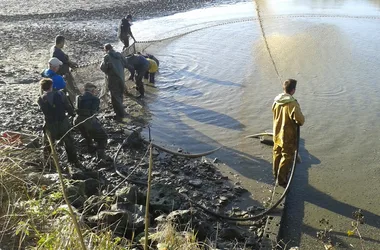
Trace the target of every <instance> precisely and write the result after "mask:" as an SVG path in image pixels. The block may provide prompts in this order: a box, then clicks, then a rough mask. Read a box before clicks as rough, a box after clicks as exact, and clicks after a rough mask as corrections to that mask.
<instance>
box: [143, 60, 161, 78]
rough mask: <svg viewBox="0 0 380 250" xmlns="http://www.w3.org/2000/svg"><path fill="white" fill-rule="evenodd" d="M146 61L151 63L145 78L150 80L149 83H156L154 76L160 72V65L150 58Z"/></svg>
mask: <svg viewBox="0 0 380 250" xmlns="http://www.w3.org/2000/svg"><path fill="white" fill-rule="evenodd" d="M146 59H147V60H148V62H149V70H148V71H147V72H146V73H145V76H144V78H145V79H148V78H149V83H155V80H154V76H155V74H156V72H157V70H158V64H157V62H156V60H153V59H151V58H149V57H146Z"/></svg>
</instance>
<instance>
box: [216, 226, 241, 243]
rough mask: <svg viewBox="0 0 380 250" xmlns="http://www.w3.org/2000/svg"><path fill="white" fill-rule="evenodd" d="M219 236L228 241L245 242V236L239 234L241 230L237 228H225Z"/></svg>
mask: <svg viewBox="0 0 380 250" xmlns="http://www.w3.org/2000/svg"><path fill="white" fill-rule="evenodd" d="M219 236H220V237H221V238H223V239H226V240H238V241H241V240H244V236H243V235H242V234H241V233H240V232H239V230H238V229H236V228H231V227H230V228H223V229H222V230H221V231H220V233H219Z"/></svg>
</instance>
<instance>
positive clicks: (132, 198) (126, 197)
mask: <svg viewBox="0 0 380 250" xmlns="http://www.w3.org/2000/svg"><path fill="white" fill-rule="evenodd" d="M115 195H116V197H117V198H118V199H119V200H120V201H124V202H129V203H132V204H140V205H145V200H146V196H145V195H144V194H143V193H142V192H140V190H139V189H138V187H136V186H130V185H127V186H125V187H123V188H120V189H118V190H116V193H115Z"/></svg>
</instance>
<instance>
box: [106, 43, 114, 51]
mask: <svg viewBox="0 0 380 250" xmlns="http://www.w3.org/2000/svg"><path fill="white" fill-rule="evenodd" d="M104 49H105V50H111V49H113V47H112V45H111V44H110V43H106V44H104Z"/></svg>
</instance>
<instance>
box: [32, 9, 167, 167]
mask: <svg viewBox="0 0 380 250" xmlns="http://www.w3.org/2000/svg"><path fill="white" fill-rule="evenodd" d="M125 19H126V21H127V22H124V21H122V23H123V25H124V26H122V30H120V32H119V33H120V34H121V36H120V39H121V38H123V43H124V45H125V46H129V37H132V38H133V39H134V37H133V35H132V33H131V30H130V24H129V23H128V21H130V20H131V19H132V17H131V16H130V15H128V16H127V18H125ZM123 20H124V19H123ZM125 32H127V33H128V34H124V33H125ZM134 40H135V39H134ZM64 45H65V38H64V37H63V36H57V37H56V39H55V45H54V46H53V47H52V49H51V56H52V57H51V58H50V60H49V62H48V68H47V69H45V70H44V71H43V72H42V73H41V76H42V77H43V78H42V79H41V81H40V88H41V93H40V97H39V98H38V104H39V106H40V109H41V110H42V112H43V114H44V116H45V125H44V135H45V140H44V141H45V145H44V155H45V158H47V157H48V156H50V153H51V151H50V147H49V144H48V140H47V136H48V135H49V136H50V138H51V140H52V142H55V141H57V140H62V142H63V143H64V146H65V150H66V153H67V158H68V162H69V163H70V164H69V171H70V170H72V169H73V167H75V168H83V166H82V164H81V163H80V162H79V160H78V156H77V151H76V150H75V147H74V140H73V138H72V136H71V133H70V130H71V128H72V124H71V123H70V120H69V117H73V118H74V117H75V119H73V121H74V125H75V126H76V127H77V128H78V130H79V131H80V133H81V135H82V137H83V138H84V139H85V143H86V145H87V150H88V152H89V153H96V155H97V158H98V159H99V160H102V161H112V159H111V158H110V157H109V156H107V155H106V153H105V149H106V147H107V133H106V132H105V130H104V128H103V127H102V125H101V123H100V122H99V120H98V119H97V118H96V114H97V112H98V111H99V106H100V99H99V97H98V87H97V86H96V85H94V84H92V83H86V84H85V85H84V92H83V93H80V91H79V89H78V87H77V85H76V84H75V82H74V77H73V76H72V74H71V71H70V69H75V68H76V67H78V64H77V63H75V62H73V61H71V60H70V59H69V57H68V55H67V54H65V53H64V52H63V50H62V49H63V47H64ZM104 51H105V56H104V58H103V61H102V63H101V65H100V70H101V71H103V72H104V73H105V76H106V80H107V87H108V89H109V91H110V94H111V103H112V106H113V109H114V111H115V114H116V116H115V120H117V121H119V122H126V121H127V119H126V117H125V116H126V112H125V110H124V107H123V95H124V93H126V85H125V74H124V71H125V69H128V71H129V72H130V74H131V76H130V77H129V80H132V81H135V83H136V89H137V91H138V92H139V94H140V95H139V96H138V97H140V98H141V97H144V94H145V89H144V84H143V78H145V79H149V82H150V83H155V73H156V72H157V70H158V65H159V61H158V60H157V58H155V57H154V56H153V55H150V54H146V55H143V54H141V53H136V54H132V55H128V56H127V57H125V56H123V55H122V54H121V53H119V52H116V51H115V50H114V48H113V47H112V45H111V44H106V45H105V46H104ZM94 142H95V143H96V144H94Z"/></svg>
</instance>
